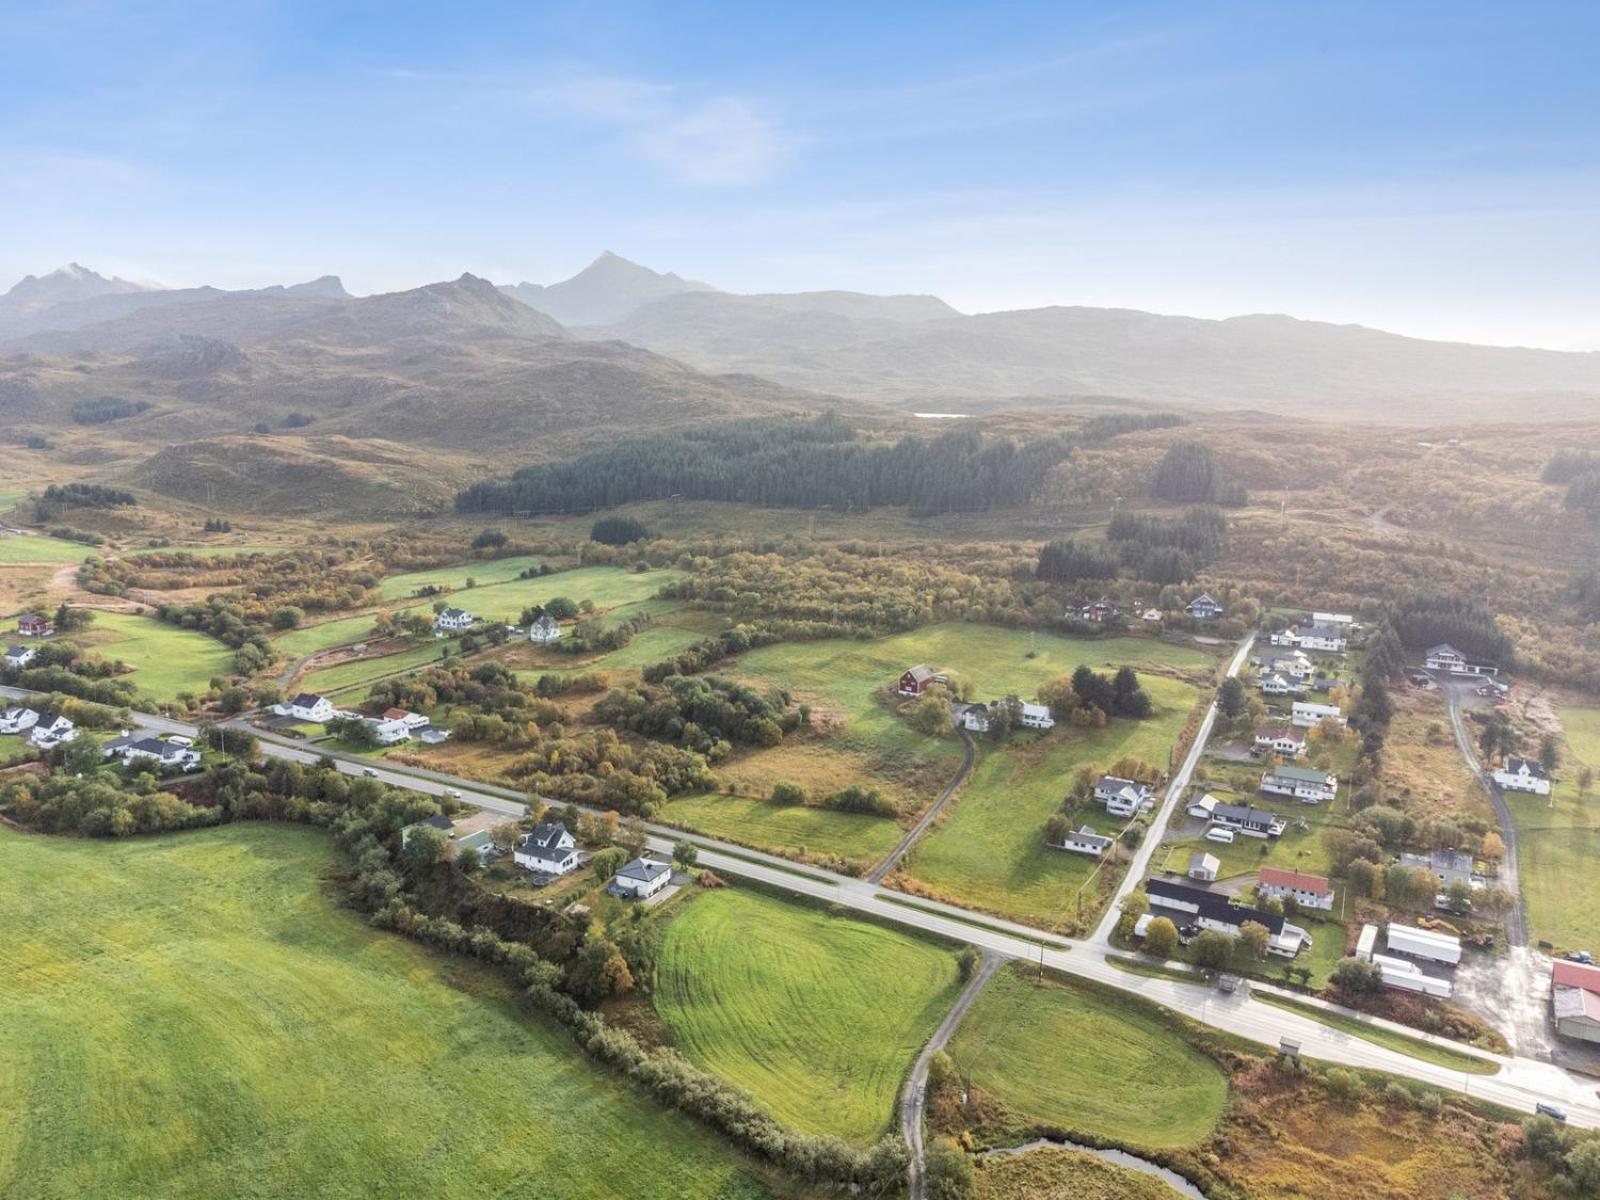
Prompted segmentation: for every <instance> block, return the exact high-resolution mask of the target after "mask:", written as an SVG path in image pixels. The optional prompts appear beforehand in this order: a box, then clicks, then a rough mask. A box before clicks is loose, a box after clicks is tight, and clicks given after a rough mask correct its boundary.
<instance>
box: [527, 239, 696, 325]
mask: <svg viewBox="0 0 1600 1200" xmlns="http://www.w3.org/2000/svg"><path fill="white" fill-rule="evenodd" d="M502 290H503V291H505V292H506V293H507V294H509V295H511V296H514V297H516V298H517V299H518V300H520V301H522V303H524V304H526V305H527V306H528V307H529V308H534V309H538V310H539V311H540V312H542V313H547V314H548V315H550V316H552V317H554V318H555V319H556V320H558V321H560V322H561V323H562V324H563V325H568V326H571V325H610V324H614V323H615V322H617V321H620V320H622V319H623V318H624V317H626V316H627V315H628V314H629V313H631V312H634V311H635V310H637V309H639V308H642V307H643V306H644V305H646V304H650V303H652V302H654V301H656V300H661V299H664V298H666V297H667V296H675V295H677V294H678V293H679V292H714V291H716V290H717V289H716V288H714V287H712V286H711V285H710V284H709V283H700V282H698V281H696V280H693V279H683V278H681V277H680V276H677V275H673V274H671V273H670V272H668V273H666V274H663V273H662V272H660V271H654V270H651V269H650V268H649V267H646V266H643V265H642V264H640V263H636V262H634V261H632V260H631V259H627V258H623V257H622V255H620V254H617V253H616V252H615V251H612V250H603V251H601V252H600V254H599V256H598V257H597V258H596V259H595V260H594V261H593V262H591V263H590V264H589V265H588V266H587V267H585V268H584V269H583V270H581V271H579V272H578V273H577V274H576V275H574V276H573V277H572V278H571V279H565V280H562V281H561V282H560V283H552V284H550V285H549V286H547V287H540V286H539V285H537V284H530V283H522V284H518V285H517V286H516V287H514V288H505V289H502Z"/></svg>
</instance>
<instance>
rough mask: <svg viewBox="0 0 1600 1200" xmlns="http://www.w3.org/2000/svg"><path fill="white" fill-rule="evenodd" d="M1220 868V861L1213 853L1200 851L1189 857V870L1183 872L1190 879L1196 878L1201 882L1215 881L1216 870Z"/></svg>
mask: <svg viewBox="0 0 1600 1200" xmlns="http://www.w3.org/2000/svg"><path fill="white" fill-rule="evenodd" d="M1220 870H1222V863H1221V861H1220V860H1218V858H1217V856H1216V855H1215V854H1207V853H1205V852H1204V851H1201V852H1200V853H1198V854H1195V855H1193V856H1192V857H1191V858H1190V859H1189V870H1188V871H1187V872H1185V874H1187V875H1188V876H1189V878H1190V879H1197V880H1199V881H1200V882H1201V883H1215V882H1216V881H1217V872H1218V871H1220Z"/></svg>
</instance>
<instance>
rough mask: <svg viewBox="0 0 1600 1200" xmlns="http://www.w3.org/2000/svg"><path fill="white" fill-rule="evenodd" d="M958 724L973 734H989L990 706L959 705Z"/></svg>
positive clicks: (957, 709)
mask: <svg viewBox="0 0 1600 1200" xmlns="http://www.w3.org/2000/svg"><path fill="white" fill-rule="evenodd" d="M955 708H956V724H957V725H959V726H961V728H963V729H965V730H967V731H969V732H971V733H988V732H989V706H988V705H987V704H982V703H979V704H958V705H956V706H955Z"/></svg>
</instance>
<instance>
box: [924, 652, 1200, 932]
mask: <svg viewBox="0 0 1600 1200" xmlns="http://www.w3.org/2000/svg"><path fill="white" fill-rule="evenodd" d="M1144 682H1145V687H1146V689H1147V690H1148V691H1149V693H1150V698H1151V699H1152V700H1153V701H1154V702H1155V705H1156V712H1155V715H1154V716H1153V717H1151V718H1150V719H1148V720H1144V721H1127V720H1113V721H1111V722H1108V723H1107V725H1106V726H1105V727H1104V728H1103V729H1091V730H1082V729H1076V728H1072V727H1070V726H1067V725H1059V726H1057V727H1056V728H1055V729H1054V730H1052V731H1051V732H1050V733H1048V734H1045V735H1043V736H1042V737H1038V738H1037V740H1035V735H1021V737H1020V738H1019V740H1017V741H1015V742H1013V743H1011V744H1010V745H1008V746H1006V747H1004V748H1000V749H994V748H986V749H985V750H984V752H983V758H982V760H981V761H980V762H979V763H978V765H977V767H976V768H974V770H973V774H972V778H971V779H969V780H968V781H967V782H966V784H965V785H964V786H963V788H962V790H961V792H960V793H959V795H958V796H957V798H956V800H955V801H954V806H953V808H952V809H951V810H950V812H949V815H948V817H947V818H945V820H944V823H943V825H942V826H940V827H938V828H936V829H935V830H933V831H932V832H931V833H929V834H928V835H927V836H926V837H924V838H923V840H922V841H921V842H920V843H919V844H918V845H917V847H916V848H915V849H914V850H913V851H912V852H911V856H910V860H909V863H908V865H907V868H906V869H907V871H908V872H909V873H910V874H911V875H912V876H914V877H915V878H917V879H919V880H921V881H922V882H923V883H926V884H929V885H930V886H932V887H933V888H935V889H936V890H937V891H938V892H939V893H940V894H941V895H943V896H946V897H949V898H950V899H953V900H955V901H957V902H959V903H964V904H970V905H972V906H974V907H977V908H982V909H986V910H988V911H990V912H994V913H997V914H999V915H1001V916H1005V917H1011V918H1013V919H1015V920H1020V921H1027V922H1029V923H1032V924H1038V925H1042V926H1044V927H1045V928H1049V929H1067V928H1070V927H1072V926H1073V924H1074V922H1075V921H1076V919H1077V916H1078V897H1079V895H1080V892H1079V888H1080V886H1081V885H1083V884H1084V882H1085V881H1086V880H1087V879H1088V877H1089V875H1090V873H1091V872H1092V871H1093V870H1094V869H1095V865H1096V864H1095V862H1094V860H1092V859H1089V858H1086V857H1084V856H1083V855H1079V854H1068V853H1066V852H1065V851H1061V850H1052V849H1050V848H1049V847H1048V846H1046V845H1045V844H1044V825H1045V821H1046V820H1048V819H1049V817H1050V814H1051V813H1053V812H1055V811H1056V809H1057V807H1058V806H1059V805H1060V803H1061V801H1062V799H1063V798H1064V797H1065V796H1066V794H1067V791H1068V788H1069V787H1070V785H1071V781H1072V775H1073V773H1074V772H1075V771H1076V769H1077V768H1078V767H1079V766H1080V765H1082V764H1084V763H1090V762H1092V763H1097V764H1099V765H1100V766H1101V767H1108V766H1110V765H1111V764H1112V763H1113V762H1115V761H1116V760H1117V759H1119V758H1121V757H1123V756H1124V755H1130V754H1131V755H1134V756H1136V757H1138V758H1142V759H1144V760H1146V761H1147V762H1150V763H1153V764H1155V765H1156V766H1158V767H1162V768H1164V767H1165V766H1166V764H1167V758H1168V754H1169V752H1170V751H1171V749H1172V745H1173V743H1174V742H1175V741H1176V740H1177V736H1178V733H1179V732H1180V731H1181V729H1182V728H1183V724H1184V721H1185V719H1186V718H1187V717H1188V714H1189V711H1190V709H1191V708H1192V707H1193V705H1194V702H1195V700H1196V698H1197V696H1198V693H1197V692H1196V691H1195V689H1194V688H1193V687H1191V686H1189V685H1188V684H1186V683H1183V682H1181V681H1179V680H1175V679H1167V678H1165V677H1162V676H1155V675H1152V676H1146V677H1145V681H1144ZM1077 822H1078V823H1079V824H1089V825H1092V826H1094V827H1096V828H1097V829H1100V830H1101V831H1102V832H1106V833H1113V832H1115V831H1116V829H1117V828H1118V827H1119V825H1120V822H1118V821H1116V820H1114V819H1108V818H1107V817H1106V815H1105V810H1104V809H1102V808H1100V807H1099V806H1097V805H1095V804H1093V803H1089V804H1086V805H1084V806H1083V807H1082V808H1081V809H1080V810H1079V813H1078V816H1077ZM1104 870H1105V868H1102V873H1104ZM1081 894H1082V897H1083V901H1082V903H1083V908H1082V912H1083V917H1084V920H1085V923H1087V922H1089V921H1092V920H1093V918H1094V914H1095V913H1096V912H1098V909H1099V893H1098V887H1097V886H1096V885H1095V884H1093V883H1091V884H1090V885H1089V886H1088V887H1086V888H1084V889H1083V891H1082V893H1081Z"/></svg>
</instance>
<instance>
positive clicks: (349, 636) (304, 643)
mask: <svg viewBox="0 0 1600 1200" xmlns="http://www.w3.org/2000/svg"><path fill="white" fill-rule="evenodd" d="M374 620H375V617H374V616H373V615H372V614H370V613H368V614H366V615H364V616H359V617H340V618H339V619H338V620H336V621H323V622H322V623H321V624H319V625H304V626H301V627H300V628H299V629H291V630H290V631H289V632H288V633H281V634H279V635H278V636H277V637H275V638H273V639H272V645H273V647H274V649H276V650H277V651H278V653H279V654H283V655H286V656H287V657H289V658H301V657H303V656H304V655H307V654H315V653H316V652H317V651H318V650H331V649H332V648H333V647H335V646H347V645H349V644H350V643H351V642H361V641H365V640H366V639H367V638H369V637H370V636H371V635H372V623H373V621H374Z"/></svg>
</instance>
